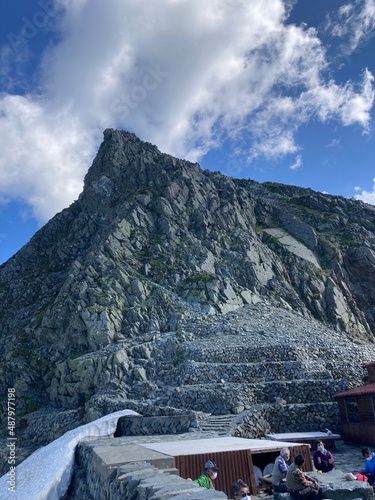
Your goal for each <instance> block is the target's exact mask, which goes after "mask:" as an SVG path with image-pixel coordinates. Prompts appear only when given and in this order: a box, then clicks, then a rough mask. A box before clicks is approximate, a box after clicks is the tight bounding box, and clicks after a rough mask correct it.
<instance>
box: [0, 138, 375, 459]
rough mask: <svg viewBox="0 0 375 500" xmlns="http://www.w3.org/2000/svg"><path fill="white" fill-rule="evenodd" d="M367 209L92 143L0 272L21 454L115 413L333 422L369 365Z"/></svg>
mask: <svg viewBox="0 0 375 500" xmlns="http://www.w3.org/2000/svg"><path fill="white" fill-rule="evenodd" d="M374 210H375V209H374V207H372V206H369V205H366V204H364V203H362V202H358V201H354V200H346V199H344V198H342V197H337V196H329V195H324V194H321V193H316V192H313V191H312V190H309V189H302V188H297V187H294V186H283V185H280V184H275V183H264V184H259V183H256V182H254V181H251V180H245V179H231V178H228V177H225V176H223V175H222V174H220V173H218V172H210V171H202V170H201V169H200V167H199V165H197V164H192V163H189V162H187V161H184V160H179V159H176V158H173V157H171V156H169V155H166V154H163V153H160V151H159V150H158V149H157V148H156V147H155V146H153V145H151V144H149V143H145V142H142V141H140V140H139V139H138V138H137V137H136V136H134V134H131V133H128V132H122V131H116V130H106V131H105V133H104V141H103V143H102V145H101V147H100V149H99V151H98V154H97V156H96V158H95V160H94V162H93V165H92V167H91V168H90V170H89V171H88V173H87V175H86V178H85V185H84V190H83V192H82V194H81V195H80V197H79V199H78V200H77V201H76V202H74V203H73V204H72V205H71V206H70V207H69V208H67V209H65V210H63V211H62V212H61V213H59V214H57V215H56V216H55V217H54V218H53V219H52V220H51V221H49V222H48V224H46V225H45V226H44V227H43V228H42V229H41V230H40V231H39V232H38V233H37V234H36V235H35V236H34V237H33V238H32V240H31V241H30V242H29V243H28V244H27V245H26V246H25V247H24V248H23V249H21V250H20V251H19V252H18V253H17V254H16V255H15V256H14V257H12V258H11V259H10V260H9V261H8V262H6V263H5V264H3V265H2V266H0V298H1V304H2V310H1V327H0V328H1V331H0V345H1V351H0V352H1V353H2V354H1V359H2V363H1V364H0V381H1V383H2V386H3V387H15V388H16V394H17V410H18V419H19V427H20V432H22V433H23V436H24V442H25V443H26V444H27V445H28V446H29V447H30V446H31V444H30V443H31V442H33V443H34V446H37V445H39V444H41V443H42V442H43V440H44V441H46V440H48V439H52V438H53V437H58V435H61V433H62V432H65V431H66V430H68V428H69V427H72V426H76V425H78V424H79V423H80V422H84V421H88V420H91V419H93V418H97V417H98V416H101V415H102V414H104V413H106V412H108V411H114V410H115V409H119V407H121V408H123V407H127V408H130V409H135V410H136V411H140V413H143V414H145V415H147V414H153V413H157V412H158V411H160V412H171V413H173V412H177V413H178V412H182V411H186V410H187V409H188V410H189V411H191V410H194V411H198V412H203V413H212V414H215V415H227V414H229V415H233V416H234V417H235V418H237V417H238V418H240V421H236V422H235V425H234V426H233V432H234V433H239V434H241V433H242V435H244V434H252V433H253V434H254V433H256V432H258V433H259V434H260V433H261V432H263V431H264V430H265V429H268V428H272V429H273V432H278V431H279V432H281V431H282V429H279V428H278V429H277V430H276V429H274V428H273V427H274V426H275V425H276V424H277V423H278V425H279V427H280V425H282V422H284V425H285V422H287V421H289V422H290V419H291V418H293V415H297V414H301V415H302V414H303V413H305V414H306V409H307V408H308V410H309V413H311V415H312V417H311V418H310V420H309V425H311V426H312V425H314V426H315V427H316V426H320V424H323V421H324V422H325V423H326V422H327V420H328V422H331V423H332V424H333V425H338V422H337V413H336V410H335V405H334V403H332V394H334V393H335V392H338V391H341V390H344V389H345V388H347V387H351V386H353V385H358V384H360V383H361V381H362V378H363V376H364V373H363V368H362V365H363V364H364V363H366V362H369V361H373V360H374V359H375V356H374V354H375V353H374V346H373V338H374V332H375V321H374V296H373V295H374V290H375V287H374V281H375V274H374V262H375V252H374V249H375V246H374V235H375V224H374ZM278 396H282V397H283V398H284V399H285V400H286V401H287V405H286V406H285V407H281V406H280V405H278V404H277V403H276V399H275V398H277V397H278ZM306 405H310V406H306ZM260 407H261V411H260V413H259V412H258V414H257V415H261V417H259V419H258V418H256V416H254V411H255V410H254V408H255V409H256V408H260ZM257 411H258V410H257ZM281 412H283V414H284V416H285V418H283V419H280V414H281ZM287 412H289V413H287ZM293 412H294V413H293ZM296 412H297V413H296ZM4 414H5V413H4V412H3V415H4ZM43 415H44V417H43ZM48 415H49V417H48ZM315 417H316V418H317V420H315ZM262 419H263V420H262ZM319 419H320V420H319ZM261 420H262V422H263V423H262V424H260V423H259V422H260V421H261ZM46 421H49V422H51V423H52V425H49V426H46V425H44V424H42V423H41V422H46ZM254 421H256V423H257V425H258V424H259V425H258V427H259V429H258V431H255V430H254V429H255V426H254V425H253V424H252V422H254ZM303 422H304V424H305V425H307V422H306V421H305V420H303ZM318 424H319V425H318ZM22 427H23V430H22V429H21V428H22ZM3 428H4V426H3ZM38 429H39V430H38ZM31 430H33V432H34V438H33V439H34V441H32V439H31V436H32V434H33V432H31ZM295 430H298V429H295ZM305 430H307V429H306V428H305ZM35 436H37V438H36V437H35ZM42 436H44V437H42ZM46 436H48V437H46ZM28 449H29V448H28Z"/></svg>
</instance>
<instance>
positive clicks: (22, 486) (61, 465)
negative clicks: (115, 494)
mask: <svg viewBox="0 0 375 500" xmlns="http://www.w3.org/2000/svg"><path fill="white" fill-rule="evenodd" d="M127 415H139V413H136V412H135V411H132V410H120V411H116V412H114V413H110V414H109V415H105V416H104V417H102V418H99V419H98V420H94V421H93V422H90V423H88V424H85V425H81V426H80V427H77V428H76V429H72V430H70V431H68V432H66V433H65V434H64V435H63V436H61V437H59V438H58V439H55V441H52V443H50V444H48V445H47V446H43V447H42V448H39V449H38V450H36V451H35V452H34V453H32V454H31V455H30V456H29V457H28V458H26V460H24V461H23V462H22V463H20V464H19V465H18V466H17V467H16V469H15V471H14V472H15V488H14V491H12V489H10V487H11V483H10V477H11V476H10V474H9V472H8V473H7V474H4V476H2V477H1V478H0V498H1V499H2V500H26V499H27V500H58V499H59V498H61V497H62V496H63V495H65V493H66V491H67V489H68V487H69V484H70V481H71V476H72V472H73V465H74V452H75V449H76V446H77V444H78V443H79V441H81V440H82V439H85V438H88V437H102V436H110V435H111V434H113V433H114V432H115V430H116V427H117V421H118V419H119V418H120V417H124V416H127Z"/></svg>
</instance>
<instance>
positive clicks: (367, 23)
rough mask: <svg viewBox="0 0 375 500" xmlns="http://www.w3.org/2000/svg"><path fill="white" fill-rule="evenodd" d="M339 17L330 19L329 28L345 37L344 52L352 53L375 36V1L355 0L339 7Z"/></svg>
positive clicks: (333, 32)
mask: <svg viewBox="0 0 375 500" xmlns="http://www.w3.org/2000/svg"><path fill="white" fill-rule="evenodd" d="M337 14H338V15H337V18H336V19H334V20H332V19H329V21H328V25H327V28H328V29H329V31H330V32H331V33H332V35H333V36H337V37H340V38H342V39H343V46H342V49H343V51H344V53H346V54H351V53H352V52H354V51H355V50H356V49H357V48H358V47H360V46H361V45H364V44H365V43H367V41H368V40H369V39H370V38H372V37H373V36H374V30H375V1H374V0H354V1H353V2H351V3H347V4H345V5H342V6H341V7H340V8H339V9H338V13H337Z"/></svg>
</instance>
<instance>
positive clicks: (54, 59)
mask: <svg viewBox="0 0 375 500" xmlns="http://www.w3.org/2000/svg"><path fill="white" fill-rule="evenodd" d="M3 10H4V12H3V15H2V16H1V19H0V58H1V64H0V148H1V155H0V263H2V262H5V261H6V260H8V259H9V258H10V257H11V256H12V255H13V254H14V253H16V252H17V251H18V250H19V249H20V248H21V247H22V246H23V245H25V244H26V243H27V242H28V241H29V240H30V238H31V237H32V236H33V234H34V233H35V232H36V231H37V230H38V229H40V228H41V227H42V226H43V225H44V224H46V223H47V221H48V220H49V219H50V218H52V217H53V216H54V215H55V214H56V213H58V212H60V211H61V210H63V209H64V208H66V207H69V205H71V203H73V201H74V200H76V199H77V198H78V196H79V194H80V192H81V191H82V188H83V178H84V176H85V174H86V172H87V170H88V169H89V167H90V165H91V163H92V161H93V159H94V157H95V155H96V152H97V150H98V147H99V145H100V143H101V142H102V139H103V131H104V130H105V129H106V128H116V129H121V130H129V131H131V132H134V133H135V134H136V135H137V136H138V137H139V138H141V139H142V140H145V141H148V142H151V143H153V144H155V145H157V146H158V148H159V149H160V150H161V151H162V152H164V153H168V154H171V155H173V156H177V157H179V158H183V159H186V160H190V161H193V162H196V161H197V162H199V164H200V165H201V167H202V168H203V169H210V170H214V171H220V172H222V173H223V174H224V175H228V176H231V177H237V178H245V179H253V180H255V181H259V182H264V181H272V182H281V183H284V184H292V185H296V186H302V187H309V188H311V189H314V190H316V191H321V192H325V193H329V194H334V195H341V196H345V197H347V198H357V199H361V200H363V201H365V202H367V203H371V204H375V171H374V170H375V169H374V157H375V155H374V153H375V138H374V96H375V82H374V75H375V37H374V34H375V0H353V1H339V0H314V1H311V0H205V1H204V2H203V1H202V0H152V1H151V0H106V1H103V0H12V1H11V2H10V1H9V2H7V6H6V10H5V9H3Z"/></svg>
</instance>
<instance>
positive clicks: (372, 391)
mask: <svg viewBox="0 0 375 500" xmlns="http://www.w3.org/2000/svg"><path fill="white" fill-rule="evenodd" d="M366 395H368V396H372V395H375V383H373V384H367V385H363V386H361V387H355V388H354V389H349V391H345V392H339V393H338V394H335V395H334V396H333V397H334V399H339V398H348V397H351V396H366Z"/></svg>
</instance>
